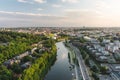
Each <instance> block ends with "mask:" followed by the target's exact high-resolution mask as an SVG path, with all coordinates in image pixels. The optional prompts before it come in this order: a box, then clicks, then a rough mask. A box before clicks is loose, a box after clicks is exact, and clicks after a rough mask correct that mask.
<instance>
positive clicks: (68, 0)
mask: <svg viewBox="0 0 120 80" xmlns="http://www.w3.org/2000/svg"><path fill="white" fill-rule="evenodd" d="M62 2H69V3H77V2H79V0H62Z"/></svg>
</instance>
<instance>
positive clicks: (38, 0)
mask: <svg viewBox="0 0 120 80" xmlns="http://www.w3.org/2000/svg"><path fill="white" fill-rule="evenodd" d="M34 1H35V2H37V3H46V2H47V1H46V0H34Z"/></svg>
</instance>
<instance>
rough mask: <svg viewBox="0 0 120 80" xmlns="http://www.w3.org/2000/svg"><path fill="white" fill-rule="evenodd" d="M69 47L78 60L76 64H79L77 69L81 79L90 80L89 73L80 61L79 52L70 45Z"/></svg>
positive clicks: (81, 60)
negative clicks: (79, 71)
mask: <svg viewBox="0 0 120 80" xmlns="http://www.w3.org/2000/svg"><path fill="white" fill-rule="evenodd" d="M70 47H71V48H72V49H73V50H74V52H75V54H76V56H77V59H78V63H79V68H80V70H81V74H82V77H83V80H91V78H90V77H89V73H88V71H87V67H86V65H85V63H84V61H83V59H82V56H81V54H80V51H79V49H78V48H76V47H74V46H73V45H72V44H70Z"/></svg>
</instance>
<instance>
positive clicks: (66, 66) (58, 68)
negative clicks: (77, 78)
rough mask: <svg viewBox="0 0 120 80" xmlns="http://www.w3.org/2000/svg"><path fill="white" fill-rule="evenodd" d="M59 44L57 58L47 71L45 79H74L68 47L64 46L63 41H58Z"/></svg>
mask: <svg viewBox="0 0 120 80" xmlns="http://www.w3.org/2000/svg"><path fill="white" fill-rule="evenodd" d="M56 46H57V49H58V50H57V60H56V62H55V64H54V65H53V66H52V67H51V69H50V71H49V72H48V73H47V75H46V77H45V79H44V80H73V76H72V73H74V70H70V66H71V65H70V63H69V59H68V49H67V48H66V47H65V46H64V44H63V42H58V43H56Z"/></svg>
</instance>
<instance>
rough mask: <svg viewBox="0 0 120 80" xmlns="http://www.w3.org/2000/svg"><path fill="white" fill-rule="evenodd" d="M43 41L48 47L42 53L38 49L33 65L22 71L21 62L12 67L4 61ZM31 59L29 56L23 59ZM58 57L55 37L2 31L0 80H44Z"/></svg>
mask: <svg viewBox="0 0 120 80" xmlns="http://www.w3.org/2000/svg"><path fill="white" fill-rule="evenodd" d="M40 41H42V42H43V43H42V44H43V46H44V47H43V48H45V49H47V50H45V51H43V52H42V55H41V54H40V53H39V49H38V51H36V53H37V54H34V55H37V58H36V59H35V60H32V65H31V66H30V67H29V68H27V69H25V70H22V71H21V68H20V65H19V64H14V65H13V66H12V67H11V68H10V69H9V68H7V67H6V66H4V65H3V62H5V61H7V60H9V59H11V58H13V57H15V56H17V55H19V54H22V53H23V52H25V51H29V50H31V49H32V48H33V46H31V45H32V44H34V43H38V42H40ZM27 59H28V61H29V59H30V58H29V56H28V57H27V58H26V59H23V61H25V60H27ZM55 59H56V46H55V41H54V40H53V39H48V38H46V37H45V36H40V35H33V34H26V33H17V32H0V80H18V79H19V80H43V78H44V76H45V74H46V73H47V71H48V70H49V68H50V66H51V65H52V64H53V63H54V61H55Z"/></svg>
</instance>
